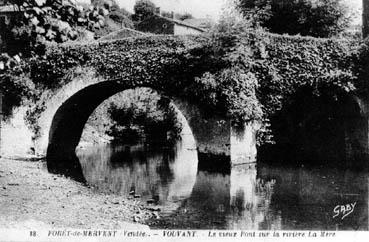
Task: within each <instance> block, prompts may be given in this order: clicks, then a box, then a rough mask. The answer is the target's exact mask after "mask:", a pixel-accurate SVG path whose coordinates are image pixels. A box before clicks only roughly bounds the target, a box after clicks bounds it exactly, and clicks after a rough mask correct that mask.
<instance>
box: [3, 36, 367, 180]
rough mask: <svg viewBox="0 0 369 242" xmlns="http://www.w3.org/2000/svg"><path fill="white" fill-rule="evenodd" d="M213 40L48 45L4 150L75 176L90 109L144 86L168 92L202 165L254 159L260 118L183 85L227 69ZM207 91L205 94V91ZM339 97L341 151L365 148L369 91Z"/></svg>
mask: <svg viewBox="0 0 369 242" xmlns="http://www.w3.org/2000/svg"><path fill="white" fill-rule="evenodd" d="M289 41H290V40H289ZM304 41H305V40H304ZM296 43H297V45H301V43H299V42H298V41H296ZM317 43H318V44H320V43H321V41H320V40H319V41H317ZM288 44H289V43H288V41H287V42H286V45H288ZM322 45H324V43H323V44H322ZM211 47H212V46H211V44H210V45H209V40H208V39H207V38H205V37H201V36H200V37H191V38H184V37H178V38H177V37H162V36H161V37H149V38H137V39H125V40H118V41H109V42H100V43H92V44H81V45H64V46H62V47H50V48H49V50H48V53H47V57H46V60H41V61H39V62H36V63H33V65H34V66H37V69H38V70H39V71H38V73H37V75H33V78H34V81H35V82H37V81H40V80H41V81H42V82H43V83H48V85H45V86H44V89H43V92H42V94H41V96H40V97H39V98H38V100H37V102H36V103H30V104H29V105H28V106H27V105H24V106H23V107H20V108H17V109H16V110H15V111H14V115H13V117H12V118H11V119H10V120H8V121H7V122H6V123H5V124H4V125H3V127H2V140H1V152H2V155H4V156H27V155H29V154H34V155H37V156H38V157H47V161H48V164H47V165H48V169H49V170H50V171H51V172H56V173H63V174H66V175H71V176H74V177H78V176H79V175H80V174H81V169H80V164H79V161H78V159H77V158H76V154H75V148H76V146H77V145H78V143H79V140H80V137H81V134H82V131H83V128H84V125H85V123H86V122H87V120H88V118H89V116H90V115H91V113H92V112H93V111H94V110H95V109H96V108H97V107H98V106H99V105H100V104H101V103H102V102H103V101H104V100H106V99H107V98H109V97H111V96H112V95H114V94H116V93H119V92H122V91H124V90H128V89H134V88H140V87H146V88H152V89H154V90H156V91H158V92H159V93H160V94H161V95H164V96H166V97H168V98H170V99H171V100H172V101H173V103H174V104H175V106H176V107H177V108H178V110H179V111H180V112H181V113H182V114H183V116H184V117H185V118H186V120H187V122H188V124H189V126H190V128H191V130H192V133H193V136H194V138H195V141H196V145H197V150H198V153H199V159H200V161H199V162H200V164H201V160H211V162H212V163H211V165H210V166H219V167H225V169H228V168H229V167H230V166H231V165H237V164H250V163H254V162H256V156H257V147H256V136H257V132H258V130H259V129H260V127H261V125H262V124H261V123H260V122H259V121H256V120H255V121H253V120H252V119H250V120H249V121H247V122H244V123H243V125H237V126H236V125H235V124H234V122H233V119H232V117H229V116H227V115H225V114H224V113H221V112H213V111H211V110H210V111H209V110H208V109H207V107H206V103H204V101H202V99H201V98H198V97H197V98H191V96H189V93H191V92H190V91H189V90H191V89H188V88H189V87H192V88H193V87H195V88H196V87H197V86H196V85H199V84H198V82H199V80H198V79H197V78H196V77H199V76H202V75H203V74H204V73H206V72H210V73H212V72H215V71H217V70H218V69H221V68H224V66H223V65H225V64H224V63H223V62H222V60H220V61H218V60H214V59H212V56H210V53H213V52H214V50H213V49H211ZM199 52H200V53H201V54H198V53H199ZM274 58H279V56H277V54H276V56H275V57H274ZM220 59H222V58H220ZM307 61H309V60H307ZM209 63H211V64H209ZM214 63H215V64H214ZM328 71H329V70H328ZM50 83H51V84H50ZM193 83H195V84H196V83H197V84H196V85H194V84H193ZM201 85H202V84H201ZM206 95H210V94H209V93H206V92H204V96H206ZM297 100H298V97H297ZM342 100H343V101H342V102H341V104H340V105H338V106H337V107H338V110H336V111H335V113H339V114H338V116H340V117H341V118H342V119H340V120H345V122H344V123H342V127H341V128H340V129H339V132H340V134H339V135H338V134H337V137H338V138H337V140H338V141H337V142H338V143H339V144H340V146H339V147H337V148H338V149H341V150H342V149H343V150H344V155H345V159H346V158H347V159H350V158H351V157H356V156H360V155H363V154H364V155H367V154H369V138H368V137H369V131H368V115H369V109H368V107H369V101H368V98H367V95H366V94H350V95H349V97H348V98H346V99H342ZM297 107H298V105H297ZM312 115H314V114H312ZM306 119H307V120H308V119H309V117H307V118H306ZM328 119H329V117H328ZM272 125H273V123H272ZM311 132H313V131H311ZM309 142H310V141H309V140H307V141H306V143H307V144H308V143H309ZM333 145H335V144H333ZM312 147H313V146H312ZM310 148H311V147H310Z"/></svg>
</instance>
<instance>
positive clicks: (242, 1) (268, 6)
mask: <svg viewBox="0 0 369 242" xmlns="http://www.w3.org/2000/svg"><path fill="white" fill-rule="evenodd" d="M237 5H238V8H239V9H240V10H241V12H242V13H243V15H244V16H245V18H246V19H248V20H250V21H251V22H253V24H254V25H261V26H262V27H265V28H267V29H269V30H270V31H271V32H273V33H279V34H283V33H288V34H292V35H296V34H300V35H303V36H314V37H332V36H335V35H337V34H339V33H341V32H343V31H344V30H345V29H346V28H347V27H348V25H349V22H350V20H351V16H350V13H349V11H348V8H347V6H346V5H344V3H343V1H342V0H317V1H315V0H297V1H283V2H281V1H275V0H238V1H237Z"/></svg>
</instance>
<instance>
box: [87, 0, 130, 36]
mask: <svg viewBox="0 0 369 242" xmlns="http://www.w3.org/2000/svg"><path fill="white" fill-rule="evenodd" d="M91 3H92V4H93V5H94V6H97V7H104V8H106V9H108V10H109V14H108V15H107V16H106V17H105V25H104V26H103V27H102V28H100V29H98V30H95V33H96V36H97V37H101V36H105V35H107V34H109V33H111V32H115V31H117V30H119V29H121V28H122V27H124V28H134V24H133V22H132V19H131V13H130V12H128V11H127V10H125V9H124V8H120V7H119V5H118V4H117V2H116V1H115V0H94V1H92V2H91Z"/></svg>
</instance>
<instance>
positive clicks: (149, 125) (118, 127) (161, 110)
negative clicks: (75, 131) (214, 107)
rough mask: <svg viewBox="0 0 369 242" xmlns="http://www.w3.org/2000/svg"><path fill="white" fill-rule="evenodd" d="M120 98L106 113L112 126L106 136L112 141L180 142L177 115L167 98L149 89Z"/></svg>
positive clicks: (116, 99)
mask: <svg viewBox="0 0 369 242" xmlns="http://www.w3.org/2000/svg"><path fill="white" fill-rule="evenodd" d="M126 94H128V95H127V96H123V95H119V97H121V98H115V100H114V101H112V102H110V106H109V107H108V114H109V116H110V119H111V120H112V122H113V124H112V125H111V126H110V127H109V130H108V131H107V134H108V135H110V136H112V137H113V138H114V139H115V140H118V141H120V142H126V143H137V142H139V141H140V140H145V141H146V142H148V143H156V142H165V143H166V142H169V143H173V142H175V141H176V140H178V139H179V135H180V132H181V130H182V127H181V124H180V123H179V122H178V120H177V113H176V111H175V109H174V107H173V106H171V105H170V101H169V100H168V99H167V98H164V97H161V98H160V96H159V95H158V94H157V93H155V92H152V91H150V90H146V89H143V90H138V91H136V92H134V93H133V94H134V95H131V93H126Z"/></svg>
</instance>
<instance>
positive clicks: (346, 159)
mask: <svg viewBox="0 0 369 242" xmlns="http://www.w3.org/2000/svg"><path fill="white" fill-rule="evenodd" d="M366 103H367V101H365V100H364V99H363V98H362V96H361V95H358V94H354V93H340V94H337V95H336V96H333V95H332V94H331V93H330V92H329V90H323V89H322V90H320V91H319V93H318V94H317V93H314V89H313V88H311V87H308V86H303V87H301V88H299V89H298V90H297V91H296V92H295V93H294V94H292V95H291V97H290V99H289V101H287V102H285V103H284V105H283V106H282V108H281V109H280V110H279V111H277V112H276V113H275V114H274V115H273V116H272V117H271V119H270V121H271V129H272V132H273V135H274V141H275V144H272V145H264V146H262V147H260V149H259V158H260V160H262V161H267V162H271V161H273V162H275V163H278V162H283V163H290V164H292V165H293V164H297V163H298V164H304V165H324V166H334V167H336V166H338V167H353V168H355V167H363V165H364V164H363V163H366V162H365V161H366V159H367V158H368V154H369V152H368V140H369V139H368V111H367V110H368V108H367V107H366Z"/></svg>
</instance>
